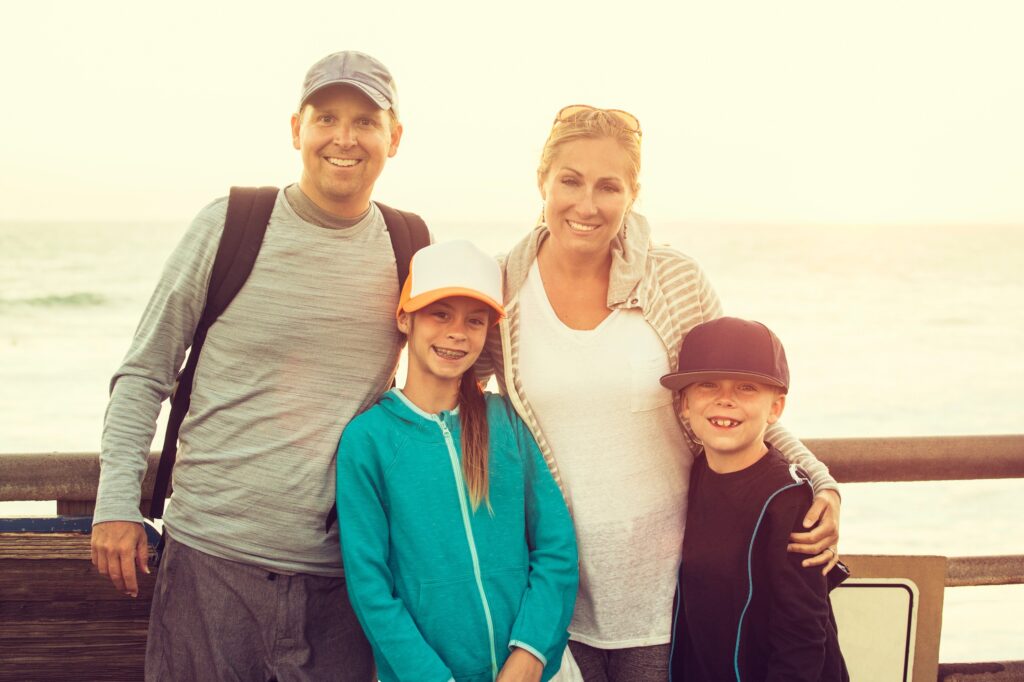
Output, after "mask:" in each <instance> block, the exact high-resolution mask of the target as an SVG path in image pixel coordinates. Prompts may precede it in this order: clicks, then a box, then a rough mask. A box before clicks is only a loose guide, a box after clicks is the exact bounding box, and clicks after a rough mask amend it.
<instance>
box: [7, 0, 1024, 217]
mask: <svg viewBox="0 0 1024 682" xmlns="http://www.w3.org/2000/svg"><path fill="white" fill-rule="evenodd" d="M291 6H296V7H299V8H301V9H298V10H296V9H291V8H290V7H291ZM271 8H272V9H262V8H259V7H258V6H257V5H256V4H254V3H252V2H223V3H221V2H209V1H208V2H192V1H188V2H177V3H173V4H166V3H164V4H160V5H156V4H153V3H140V2H137V1H134V2H92V3H85V2H78V1H76V2H43V1H36V2H33V3H32V4H28V3H16V4H9V5H5V7H4V12H3V26H2V28H0V64H2V67H0V68H2V70H3V80H2V85H0V87H2V92H3V102H4V104H3V106H2V107H0V122H2V133H0V157H2V163H0V193H2V197H3V201H2V202H0V220H90V221H91V220H119V221H138V220H145V221H150V220H182V221H186V220H188V219H189V218H190V217H191V216H192V215H194V214H195V212H196V211H197V210H198V209H199V208H200V207H202V206H203V205H204V204H205V203H207V202H208V201H209V200H211V199H212V198H214V197H216V196H221V195H224V194H226V192H227V188H228V187H229V186H230V185H232V184H278V185H280V184H285V183H289V182H293V181H295V180H296V179H297V178H298V175H299V171H300V161H299V157H298V154H297V152H295V151H294V150H293V149H292V148H291V140H290V132H289V127H288V120H289V116H290V114H291V112H292V111H293V109H294V108H295V106H296V99H297V97H298V92H299V87H300V84H301V81H302V77H303V75H304V73H305V71H306V69H307V68H308V67H309V66H310V65H311V64H312V63H313V62H315V61H316V60H317V59H319V58H320V57H322V56H324V55H325V54H327V53H329V52H333V51H336V50H340V49H358V50H362V51H365V52H369V53H371V54H373V55H375V56H377V57H378V58H379V59H381V60H382V61H383V62H384V63H386V64H387V65H388V66H389V68H390V69H391V71H392V73H393V74H394V76H395V78H396V81H397V83H398V87H399V93H400V98H401V111H402V118H403V123H404V125H405V137H404V139H403V141H402V145H401V148H400V150H399V153H398V155H397V156H396V157H395V158H394V159H392V160H390V161H389V162H388V165H387V167H386V168H385V171H384V175H383V176H382V178H381V180H380V181H379V182H378V185H377V193H376V197H377V198H379V199H381V200H383V201H386V202H388V203H391V204H393V205H396V206H400V207H403V208H408V209H411V210H415V211H417V212H419V213H421V214H422V215H424V216H425V217H426V218H427V219H428V221H434V222H437V221H475V220H480V221H491V222H493V221H502V222H505V221H508V222H517V221H532V220H533V218H534V217H535V216H536V214H537V213H538V211H539V207H540V199H539V196H538V194H537V190H536V186H535V169H536V164H537V159H538V155H539V152H540V148H541V145H542V143H543V141H544V138H545V136H546V134H547V131H548V128H549V125H550V123H551V120H552V118H553V117H554V114H555V112H556V111H557V110H558V109H559V108H561V107H562V106H563V105H566V104H574V103H589V104H594V105H597V106H604V107H614V108H622V109H626V110H629V111H631V112H633V113H635V114H636V115H637V116H638V117H639V119H640V121H641V123H642V126H643V130H644V135H643V143H644V169H643V173H642V176H641V182H642V184H643V189H642V192H641V202H640V205H639V206H640V210H641V211H643V212H645V213H647V214H648V215H649V216H650V217H652V219H657V220H674V221H692V222H698V223H709V222H710V223H780V224H788V223H827V224H862V223H875V224H889V223H893V224H895V223H920V224H936V223H944V224H946V223H965V224H978V223H1004V224H1017V225H1022V226H1024V125H1022V123H1021V122H1022V121H1024V77H1022V72H1024V40H1021V38H1020V36H1021V29H1022V27H1024V3H1022V2H1019V0H1004V1H998V0H994V1H987V0H976V1H973V2H967V1H964V2H945V1H943V0H907V1H903V2H892V1H891V0H859V1H858V2H845V3H836V2H829V1H828V0H797V1H791V2H790V1H784V0H781V1H780V0H776V1H773V2H764V1H763V0H757V1H751V2H721V1H716V2H709V1H708V0H701V1H700V2H689V3H669V2H664V3H658V4H655V3H647V2H635V1H629V2H617V3H596V2H589V3H588V2H573V3H558V2H550V3H549V2H543V3H540V2H538V3H534V2H509V3H488V2H482V1H479V0H478V1H476V2H460V3H445V2H429V1H419V2H415V3H413V2H403V1H401V0H382V1H376V0H367V1H366V2H362V3H353V2H343V1H339V0H335V1H334V2H293V3H287V4H286V3H283V2H278V3H273V5H271Z"/></svg>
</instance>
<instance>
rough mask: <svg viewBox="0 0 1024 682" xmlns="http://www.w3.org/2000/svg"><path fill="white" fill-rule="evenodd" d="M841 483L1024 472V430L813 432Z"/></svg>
mask: <svg viewBox="0 0 1024 682" xmlns="http://www.w3.org/2000/svg"><path fill="white" fill-rule="evenodd" d="M804 444H806V445H807V447H808V448H810V450H811V452H813V453H814V454H815V455H816V456H817V457H818V459H820V460H821V461H823V462H825V463H826V464H827V465H828V467H829V469H830V470H831V472H832V475H833V476H834V477H835V479H836V480H837V481H839V482H840V483H871V482H884V481H958V480H966V479H979V478H1024V435H1006V436H1002V435H1000V436H920V437H900V438H821V439H817V438H809V439H807V440H804Z"/></svg>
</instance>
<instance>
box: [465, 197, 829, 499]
mask: <svg viewBox="0 0 1024 682" xmlns="http://www.w3.org/2000/svg"><path fill="white" fill-rule="evenodd" d="M547 236H548V229H547V227H546V226H544V225H540V226H538V227H536V228H535V229H534V230H532V231H531V232H530V234H529V235H527V236H526V238H525V239H523V240H522V241H520V242H519V243H518V244H516V245H515V246H514V247H513V248H512V250H511V251H510V252H509V253H508V255H506V256H505V257H503V258H501V259H499V260H500V263H501V266H502V270H503V275H504V298H505V312H506V313H507V315H506V317H505V319H503V320H502V321H501V323H500V324H499V325H498V326H497V327H496V328H493V329H492V330H491V332H490V334H489V335H488V337H487V343H486V344H485V347H484V352H483V353H482V354H481V355H480V360H479V361H478V362H477V364H476V372H477V376H478V377H480V378H481V380H483V381H485V382H486V380H487V378H488V377H490V376H491V375H492V374H493V375H494V376H495V378H496V379H497V381H498V387H499V388H500V390H501V392H502V393H503V394H505V395H508V397H509V399H510V400H511V402H512V405H513V406H514V407H515V408H516V411H517V412H519V415H520V416H521V417H522V418H523V421H524V422H526V425H527V426H528V427H529V428H530V431H531V432H532V433H533V437H534V438H535V439H536V440H537V444H538V445H539V446H540V450H541V453H543V455H544V461H545V462H546V463H547V465H548V468H549V469H551V475H552V476H553V477H554V479H555V482H556V483H558V486H559V488H561V489H562V493H563V495H564V494H565V490H564V488H562V479H561V476H560V475H559V473H558V462H557V460H556V459H555V457H554V455H553V454H552V452H551V446H550V444H549V443H548V442H547V440H546V439H545V438H544V434H543V432H542V431H541V430H540V425H539V423H538V421H537V416H536V414H534V411H533V408H532V407H531V405H530V401H529V398H528V397H527V395H526V392H525V391H524V390H523V384H522V377H521V376H520V374H519V371H518V368H519V321H520V320H519V290H520V289H521V288H522V286H523V282H525V281H526V276H527V274H528V273H529V271H530V266H531V265H532V264H533V261H534V260H536V258H537V252H538V250H539V249H540V245H541V243H542V242H543V241H544V239H546V238H547ZM608 308H609V309H611V310H615V309H617V308H639V309H640V310H641V311H642V312H643V316H644V319H646V320H647V323H648V324H650V325H651V327H652V328H653V329H654V331H655V332H657V334H658V336H659V337H660V338H661V341H662V343H664V345H665V348H666V352H667V354H668V364H669V368H670V370H671V371H673V372H674V371H675V370H676V369H677V367H678V365H679V348H680V346H681V345H682V343H683V338H684V337H685V336H686V334H687V332H689V331H690V330H691V329H693V327H695V326H696V325H698V324H700V323H702V322H706V321H708V320H711V319H714V318H716V317H721V315H722V305H721V303H720V302H719V300H718V295H717V294H715V291H714V289H712V288H711V283H710V282H708V279H707V277H706V276H705V274H704V271H703V270H701V268H700V266H699V265H697V263H696V262H695V261H694V260H693V259H692V258H690V257H688V256H685V255H683V254H681V253H679V252H678V251H676V250H675V249H672V248H669V247H667V246H655V245H654V244H652V243H651V229H650V225H649V224H648V222H647V219H646V218H644V217H643V216H641V215H639V214H637V213H630V214H629V216H628V217H627V219H626V225H625V227H624V228H623V229H622V231H621V232H620V234H619V236H617V237H616V238H615V240H614V241H613V242H612V265H611V278H610V281H609V283H608ZM674 401H675V408H676V416H677V417H678V419H679V425H680V428H682V430H683V434H684V438H685V440H686V443H687V445H689V448H690V451H691V453H692V454H693V455H696V454H697V453H698V452H699V451H700V446H699V445H697V444H696V443H695V442H694V438H693V434H692V433H691V432H690V430H689V428H688V427H687V425H686V424H685V421H684V420H683V416H682V404H681V401H680V399H679V394H678V393H677V394H676V395H675V398H674ZM765 439H766V440H768V441H769V442H770V443H771V444H772V445H773V446H775V447H776V448H777V449H778V450H779V451H780V452H781V453H782V454H783V456H784V457H785V458H786V459H787V460H789V461H790V462H791V463H795V464H797V465H799V466H800V468H801V469H803V470H804V471H805V472H806V473H807V475H808V476H809V477H810V479H811V484H812V485H813V486H814V490H815V492H820V491H822V490H836V489H838V486H837V485H836V481H835V479H833V478H832V477H831V476H830V475H829V473H828V467H826V466H825V465H824V464H822V463H821V462H819V461H818V460H817V458H815V456H814V455H813V454H811V451H810V450H808V449H807V448H806V447H804V445H803V443H801V442H800V441H799V440H798V439H797V438H796V437H794V436H793V435H792V434H790V433H789V431H787V430H786V429H785V428H784V427H783V426H781V425H780V424H779V423H778V422H776V423H775V424H773V425H772V426H769V427H768V431H767V433H766V434H765Z"/></svg>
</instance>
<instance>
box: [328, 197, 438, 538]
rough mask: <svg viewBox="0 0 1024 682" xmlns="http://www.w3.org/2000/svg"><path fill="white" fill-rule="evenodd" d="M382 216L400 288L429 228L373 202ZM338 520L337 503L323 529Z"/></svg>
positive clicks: (406, 214)
mask: <svg viewBox="0 0 1024 682" xmlns="http://www.w3.org/2000/svg"><path fill="white" fill-rule="evenodd" d="M374 203H375V204H377V208H379V209H380V212H381V215H383V216H384V224H385V225H387V227H388V236H389V237H390V238H391V248H392V250H393V251H394V252H395V269H396V270H397V271H398V289H399V290H401V289H402V285H403V284H405V280H406V278H408V277H409V263H410V262H411V261H412V256H413V254H414V253H416V252H417V251H419V250H420V249H422V248H423V247H424V246H428V245H429V244H430V230H428V229H427V224H426V223H425V222H423V218H421V217H419V216H418V215H416V214H415V213H410V212H409V211H400V210H398V209H397V208H391V207H390V206H387V205H385V204H382V203H380V202H379V201H376V202H374ZM337 520H338V504H337V503H334V504H333V505H331V510H330V511H329V512H327V520H326V521H325V523H324V531H325V532H328V533H329V532H330V531H331V526H333V525H334V523H335V522H336V521H337Z"/></svg>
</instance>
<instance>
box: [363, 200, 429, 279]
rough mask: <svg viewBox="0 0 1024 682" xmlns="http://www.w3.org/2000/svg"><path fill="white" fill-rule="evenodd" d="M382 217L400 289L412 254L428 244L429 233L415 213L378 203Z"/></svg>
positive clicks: (425, 225)
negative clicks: (393, 254) (393, 256)
mask: <svg viewBox="0 0 1024 682" xmlns="http://www.w3.org/2000/svg"><path fill="white" fill-rule="evenodd" d="M376 204H377V208H379V209H380V212H381V214H383V216H384V224H385V225H387V226H388V236H389V237H391V248H392V249H394V252H395V267H396V269H397V270H398V288H399V289H401V288H402V285H403V284H405V280H406V278H407V277H408V276H409V262H410V261H411V260H412V256H413V254H414V253H416V252H417V251H419V250H420V249H422V248H423V247H424V246H427V245H428V244H430V231H429V230H427V224H426V223H425V222H423V218H421V217H419V216H418V215H416V214H415V213H410V212H408V211H399V210H398V209H397V208H391V207H390V206H386V205H384V204H382V203H380V202H379V201H378V202H376Z"/></svg>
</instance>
